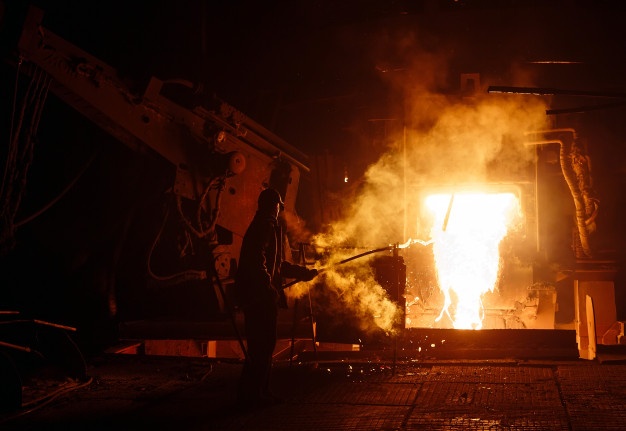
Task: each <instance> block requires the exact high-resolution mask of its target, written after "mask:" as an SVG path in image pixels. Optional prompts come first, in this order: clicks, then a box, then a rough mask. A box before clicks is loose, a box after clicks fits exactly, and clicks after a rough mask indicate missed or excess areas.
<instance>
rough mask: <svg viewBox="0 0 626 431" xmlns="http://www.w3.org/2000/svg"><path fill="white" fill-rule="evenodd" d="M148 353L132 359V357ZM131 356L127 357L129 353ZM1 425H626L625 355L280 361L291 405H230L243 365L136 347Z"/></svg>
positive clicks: (468, 428)
mask: <svg viewBox="0 0 626 431" xmlns="http://www.w3.org/2000/svg"><path fill="white" fill-rule="evenodd" d="M138 360H139V361H140V362H139V363H134V362H133V361H138ZM124 361H128V364H125V363H124ZM124 361H121V362H120V361H117V362H116V363H114V364H111V365H110V366H108V365H107V364H102V365H101V366H100V367H98V368H96V369H92V370H91V373H92V376H93V379H94V381H93V382H92V384H91V385H89V386H86V387H83V388H81V389H79V390H76V391H74V392H69V393H67V394H65V395H64V396H62V397H59V398H57V399H55V400H54V402H51V403H49V404H47V405H46V406H45V407H44V408H42V409H38V410H37V411H34V412H32V413H30V414H24V415H21V416H19V417H17V418H15V419H11V420H7V419H6V418H4V419H2V418H0V419H2V421H1V422H0V427H1V428H2V429H3V430H7V431H10V430H24V429H29V430H49V429H63V430H82V429H94V430H114V429H115V430H119V429H124V430H126V429H128V430H135V429H150V428H154V429H176V430H198V431H200V430H224V431H229V430H278V431H281V430H285V431H286V430H289V431H291V430H301V431H309V430H310V431H323V430H446V431H449V430H464V431H472V430H507V431H509V430H512V431H518V430H519V431H523V430H533V431H537V430H563V431H579V430H580V431H594V430H623V429H626V428H625V426H624V425H625V424H626V363H615V364H600V363H597V362H590V361H584V360H573V361H562V362H548V361H545V362H533V363H528V362H524V361H522V362H516V361H482V362H481V361H475V362H465V363H460V362H442V361H433V362H430V363H425V362H406V363H399V364H397V366H395V365H394V366H393V367H392V366H391V365H390V364H389V363H385V362H378V361H375V362H370V361H361V362H358V361H343V360H342V361H339V362H335V363H333V362H328V363H315V364H311V363H301V364H295V365H293V366H289V365H286V364H284V363H283V364H278V365H277V366H276V368H275V370H274V375H273V381H274V391H275V392H277V393H279V394H281V395H282V396H284V397H285V398H286V401H285V402H284V403H283V404H279V405H276V406H272V407H268V408H263V409H258V410H254V411H251V412H247V413H241V412H237V411H236V410H234V408H233V407H234V406H233V403H234V399H235V391H236V386H237V380H238V376H239V372H240V370H241V364H239V363H220V362H216V363H212V364H210V366H208V365H207V363H203V362H196V363H194V364H193V365H189V364H187V365H186V364H185V363H184V362H181V359H170V360H165V361H163V360H162V361H156V362H152V361H151V360H150V359H149V358H141V359H138V358H128V359H124Z"/></svg>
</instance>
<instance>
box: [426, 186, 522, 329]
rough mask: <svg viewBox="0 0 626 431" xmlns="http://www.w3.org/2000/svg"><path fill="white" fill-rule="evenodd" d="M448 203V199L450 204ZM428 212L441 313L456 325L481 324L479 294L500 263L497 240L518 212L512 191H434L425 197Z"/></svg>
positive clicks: (486, 289) (488, 288)
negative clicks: (436, 192) (439, 291)
mask: <svg viewBox="0 0 626 431" xmlns="http://www.w3.org/2000/svg"><path fill="white" fill-rule="evenodd" d="M451 204H452V205H451ZM426 207H427V208H428V209H429V210H430V211H431V212H432V214H433V216H434V218H433V228H432V231H431V235H432V238H433V240H434V245H433V255H434V259H435V265H436V268H437V278H438V282H439V288H440V289H441V291H442V292H443V294H444V305H443V308H442V310H441V314H440V315H439V317H437V319H436V321H439V320H440V319H441V318H442V317H443V316H444V314H446V315H448V317H450V319H451V320H452V325H453V327H454V328H455V329H481V328H482V320H483V307H482V297H483V295H484V294H485V293H486V292H493V290H494V289H495V287H496V283H497V280H498V274H499V268H500V253H499V245H500V242H501V241H502V239H503V238H504V237H505V236H506V234H507V231H508V227H509V226H510V225H511V223H512V222H513V221H514V220H515V219H516V216H519V214H520V212H519V203H518V200H517V197H516V196H515V195H514V194H513V193H463V194H459V195H454V196H453V195H450V194H435V195H430V196H428V197H427V198H426Z"/></svg>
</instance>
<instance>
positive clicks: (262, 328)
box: [236, 188, 318, 409]
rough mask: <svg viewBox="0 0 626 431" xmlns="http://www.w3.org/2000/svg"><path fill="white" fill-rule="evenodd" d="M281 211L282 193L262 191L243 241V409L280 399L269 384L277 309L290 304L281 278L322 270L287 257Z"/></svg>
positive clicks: (239, 288) (305, 277)
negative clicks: (279, 215)
mask: <svg viewBox="0 0 626 431" xmlns="http://www.w3.org/2000/svg"><path fill="white" fill-rule="evenodd" d="M282 209H284V203H283V200H282V198H281V196H280V193H278V191H276V190H274V189H271V188H269V189H265V190H263V191H262V192H261V193H260V195H259V199H258V209H257V212H256V214H255V216H254V219H253V220H252V222H251V223H250V226H249V227H248V229H247V231H246V234H245V235H244V238H243V243H242V245H241V254H240V256H239V265H238V268H237V275H236V295H237V300H238V303H239V306H240V307H241V309H242V311H243V314H244V320H245V332H246V339H247V342H248V344H247V352H248V358H247V360H246V362H245V364H244V366H243V370H242V373H241V378H240V381H239V388H238V393H237V404H238V405H239V407H241V408H244V409H245V408H251V407H262V406H266V405H271V404H275V403H277V402H280V399H279V398H277V397H276V396H274V395H273V394H272V393H271V392H270V387H269V386H270V372H271V368H272V356H273V353H274V348H275V347H276V337H277V334H276V326H277V318H278V308H279V306H284V307H286V305H287V304H286V301H285V300H284V299H285V297H284V292H283V289H282V278H283V277H285V278H293V279H296V280H300V281H309V280H312V279H313V278H314V277H315V276H316V275H317V274H318V271H317V270H316V269H309V268H307V267H305V266H302V265H294V264H292V263H289V262H287V261H285V260H283V259H284V255H283V236H282V229H281V227H280V225H279V223H278V213H279V212H280V211H281V210H282Z"/></svg>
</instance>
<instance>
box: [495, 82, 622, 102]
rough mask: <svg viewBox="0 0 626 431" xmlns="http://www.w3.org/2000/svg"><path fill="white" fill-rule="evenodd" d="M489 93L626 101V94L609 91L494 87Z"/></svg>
mask: <svg viewBox="0 0 626 431" xmlns="http://www.w3.org/2000/svg"><path fill="white" fill-rule="evenodd" d="M487 93H513V94H534V95H538V96H555V95H562V96H585V97H607V98H614V99H626V93H616V92H612V91H610V92H607V91H582V90H563V89H559V88H550V87H507V86H497V85H492V86H490V87H488V88H487Z"/></svg>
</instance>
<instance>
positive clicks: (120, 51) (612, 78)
mask: <svg viewBox="0 0 626 431" xmlns="http://www.w3.org/2000/svg"><path fill="white" fill-rule="evenodd" d="M35 3H36V4H38V5H39V6H40V7H42V8H43V9H44V10H45V14H46V15H45V21H44V23H45V25H46V26H48V27H49V28H50V29H52V30H53V31H54V32H56V33H58V34H60V35H61V36H63V37H65V38H67V39H68V40H70V41H72V42H73V43H74V44H76V45H78V46H79V47H81V48H83V49H85V50H86V51H88V52H90V53H92V54H93V55H95V56H96V57H98V58H100V59H102V60H104V61H105V62H107V63H109V64H111V65H112V66H113V67H115V68H117V69H118V70H119V72H120V74H121V75H122V76H125V77H127V78H128V80H129V81H132V82H135V83H136V84H137V85H139V86H141V84H142V83H143V82H146V80H147V78H149V77H150V76H151V75H155V76H157V77H159V78H162V79H169V78H184V79H188V80H191V81H193V82H196V83H198V84H201V85H202V86H203V87H204V88H205V91H206V92H207V93H210V92H213V93H216V94H217V95H218V96H219V97H221V98H223V99H225V100H226V101H228V102H230V103H231V104H233V105H235V106H236V107H238V108H239V109H241V110H242V111H243V112H245V113H247V114H248V115H249V116H251V117H252V118H254V119H256V120H257V121H258V122H260V123H261V124H263V125H265V126H266V127H268V128H270V129H273V130H274V131H275V132H277V133H278V134H279V135H281V136H282V137H284V138H285V139H286V140H287V141H289V142H290V143H291V144H293V145H295V146H296V147H300V148H301V149H303V150H304V151H307V152H316V151H319V150H321V149H330V150H331V151H334V152H341V148H340V146H341V143H342V142H344V143H345V142H346V141H348V142H351V141H354V140H355V138H354V137H350V136H349V134H350V133H354V132H355V127H356V126H355V124H357V123H359V122H362V121H367V120H368V119H371V118H389V117H394V116H397V115H398V108H397V107H398V106H401V105H402V97H403V94H398V93H394V92H393V91H391V88H390V85H389V82H390V76H391V75H395V76H394V78H392V79H397V77H398V76H399V77H400V78H401V79H403V77H406V79H407V80H415V79H417V80H420V79H423V80H432V78H429V77H428V75H429V74H430V73H433V72H431V71H430V67H429V66H426V65H424V64H423V61H424V58H433V57H435V58H437V59H439V60H438V61H439V62H440V64H439V65H438V69H437V70H436V72H435V73H437V74H439V75H441V76H440V77H439V78H438V79H437V80H436V81H433V82H432V83H429V84H430V85H432V86H433V88H431V89H430V90H432V91H443V92H448V93H451V92H457V91H458V85H459V76H460V74H461V73H480V74H481V81H482V82H481V83H482V84H483V87H486V86H487V85H532V86H542V87H545V86H548V87H555V88H566V89H576V90H592V91H622V90H624V79H623V77H624V76H626V75H625V72H626V60H625V59H624V58H623V53H624V52H625V51H626V46H625V45H626V34H625V33H626V30H625V29H624V25H623V23H624V18H625V17H626V15H625V14H624V12H623V11H622V10H623V9H624V8H623V7H622V6H621V4H622V2H619V1H591V0H588V1H583V0H548V1H538V0H527V1H520V0H517V1H516V0H500V1H495V0H456V1H455V0H413V1H410V0H395V1H382V0H366V1H365V0H364V1H358V0H344V1H313V0H306V1H273V2H258V1H251V0H238V1H209V0H206V1H191V0H185V1H165V0H160V1H154V2H149V3H144V2H135V3H133V2H125V1H120V0H113V1H107V2H84V1H75V0H62V1H41V0H40V1H36V2H35ZM564 62H566V63H564ZM357 129H358V127H357ZM356 140H358V138H356ZM353 150H354V148H350V151H353Z"/></svg>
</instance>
